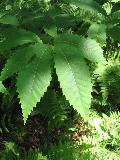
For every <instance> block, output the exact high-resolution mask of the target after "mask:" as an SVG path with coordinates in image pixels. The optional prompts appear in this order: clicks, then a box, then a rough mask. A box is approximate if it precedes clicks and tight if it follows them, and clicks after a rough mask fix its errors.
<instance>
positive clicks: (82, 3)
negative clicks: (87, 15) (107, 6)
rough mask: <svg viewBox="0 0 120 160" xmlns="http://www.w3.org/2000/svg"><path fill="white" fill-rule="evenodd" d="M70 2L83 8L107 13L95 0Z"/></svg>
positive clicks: (72, 0) (74, 0) (71, 0)
mask: <svg viewBox="0 0 120 160" xmlns="http://www.w3.org/2000/svg"><path fill="white" fill-rule="evenodd" d="M70 2H71V4H73V5H75V6H77V7H79V8H81V9H84V10H87V11H90V12H97V13H102V14H104V15H106V12H105V10H104V9H103V8H102V7H101V6H100V5H99V3H97V2H95V1H94V0H87V1H85V0H70Z"/></svg>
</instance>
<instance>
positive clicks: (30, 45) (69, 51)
mask: <svg viewBox="0 0 120 160" xmlns="http://www.w3.org/2000/svg"><path fill="white" fill-rule="evenodd" d="M26 4H28V6H27V5H23V2H21V3H16V2H15V3H13V4H9V5H11V7H12V14H10V12H9V14H10V16H7V15H6V14H4V16H2V17H1V26H0V29H1V42H0V53H1V54H2V55H6V59H7V63H6V64H5V66H4V68H3V70H2V72H1V76H0V79H1V81H4V80H5V79H7V78H9V77H11V76H12V75H13V74H15V73H16V76H17V82H16V86H17V92H18V94H19V96H18V97H19V99H20V103H21V108H22V113H23V119H24V123H25V122H26V120H27V118H28V116H29V115H30V113H31V111H32V110H33V108H34V107H35V106H36V104H37V102H39V101H40V99H41V98H42V97H43V96H44V93H45V92H46V91H47V87H48V86H49V84H50V81H51V70H52V67H53V64H54V63H55V66H54V67H55V68H56V72H57V75H58V80H59V81H60V87H61V88H62V91H63V94H64V95H65V96H66V99H67V100H69V102H70V105H72V106H73V107H74V109H76V110H77V111H78V113H80V114H81V115H82V117H83V118H84V119H87V117H88V113H89V107H90V103H91V91H92V85H91V80H90V73H89V68H88V66H87V63H86V62H85V59H88V60H90V61H92V62H99V61H100V62H102V63H103V62H105V58H104V57H103V50H102V49H101V48H100V46H99V44H98V43H97V42H96V41H95V40H92V39H90V38H85V37H82V36H79V35H77V34H75V33H72V32H73V31H72V32H71V33H70V32H69V30H70V29H71V30H72V28H71V27H73V28H74V27H75V26H76V25H77V23H76V22H77V21H78V20H77V19H76V17H75V16H72V17H71V15H70V14H69V12H68V13H64V9H63V7H62V3H58V4H56V3H53V4H52V3H49V2H46V3H42V2H41V3H39V2H38V1H36V2H35V3H31V4H30V3H29V2H27V3H26ZM36 4H37V5H39V6H40V4H42V5H43V8H44V9H43V8H40V10H39V11H36V12H32V11H33V6H36V7H37V5H36ZM66 4H67V3H66V2H65V3H64V4H63V5H66ZM7 5H8V4H7ZM14 5H16V6H17V9H15V8H14ZM56 5H57V7H56ZM69 6H70V7H72V6H76V7H78V10H79V9H80V8H81V7H82V10H85V11H86V10H87V11H91V12H95V13H96V12H100V13H101V14H104V15H105V11H104V9H102V7H101V6H100V5H99V4H98V3H97V2H94V1H91V0H90V1H88V2H87V3H85V2H84V1H79V2H77V1H70V3H69ZM25 8H26V9H27V10H26V11H25ZM16 10H17V11H19V12H17V13H18V14H17V16H16V14H15V12H16ZM28 11H29V13H30V14H28ZM26 14H27V15H26ZM64 15H65V16H64ZM12 16H13V17H12ZM16 18H18V22H17V19H16ZM61 18H63V20H62V22H63V24H62V26H61ZM66 18H67V19H66ZM71 18H72V19H71ZM45 19H46V21H45ZM47 20H48V21H47ZM66 20H67V21H66ZM70 20H72V22H73V21H74V22H75V23H74V25H72V26H71V24H72V23H69V22H70ZM76 20H77V21H76ZM6 21H7V22H8V23H6ZM8 24H9V25H8ZM15 25H17V26H18V27H16V26H15ZM61 29H63V31H62V32H61V31H60V30H61ZM13 34H14V36H12V35H13ZM81 34H82V32H81ZM6 51H7V53H6ZM9 55H10V56H9ZM64 69H65V72H63V70H64ZM63 73H64V74H63ZM68 75H69V77H68ZM83 75H84V76H83ZM71 86H72V88H73V89H74V91H73V92H71ZM86 93H87V94H86Z"/></svg>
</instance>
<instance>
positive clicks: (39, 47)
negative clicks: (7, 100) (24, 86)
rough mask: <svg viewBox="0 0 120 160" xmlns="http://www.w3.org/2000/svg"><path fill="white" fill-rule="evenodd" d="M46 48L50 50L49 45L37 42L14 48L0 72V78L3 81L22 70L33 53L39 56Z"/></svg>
mask: <svg viewBox="0 0 120 160" xmlns="http://www.w3.org/2000/svg"><path fill="white" fill-rule="evenodd" d="M46 48H48V49H49V50H50V48H49V46H47V45H44V44H40V43H38V44H35V45H31V46H28V47H25V48H21V49H19V50H16V51H15V52H14V53H13V54H12V56H11V57H10V58H9V59H8V60H7V63H6V64H5V67H4V68H3V71H2V72H1V76H0V80H2V81H3V80H5V79H6V78H8V77H10V76H11V75H13V74H14V73H17V72H19V71H22V70H23V69H24V67H25V66H26V65H27V64H28V62H29V60H30V59H31V58H32V57H33V56H34V55H36V56H40V55H41V54H42V52H44V51H45V49H46ZM38 51H39V52H38ZM33 58H34V57H33Z"/></svg>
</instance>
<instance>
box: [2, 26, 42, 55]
mask: <svg viewBox="0 0 120 160" xmlns="http://www.w3.org/2000/svg"><path fill="white" fill-rule="evenodd" d="M31 42H40V39H39V37H38V36H37V35H36V34H34V33H32V32H30V31H26V30H24V29H18V28H15V27H9V28H7V27H4V28H3V27H0V53H1V52H3V51H5V50H9V49H11V48H14V47H17V46H19V45H23V44H27V43H31Z"/></svg>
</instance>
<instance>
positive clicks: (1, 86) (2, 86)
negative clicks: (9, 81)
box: [0, 81, 6, 93]
mask: <svg viewBox="0 0 120 160" xmlns="http://www.w3.org/2000/svg"><path fill="white" fill-rule="evenodd" d="M0 92H1V93H5V92H6V88H5V87H4V85H3V84H2V82H1V81H0Z"/></svg>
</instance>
